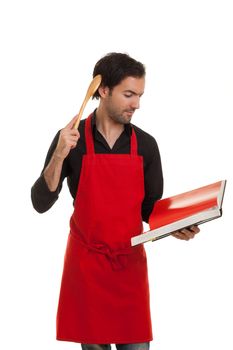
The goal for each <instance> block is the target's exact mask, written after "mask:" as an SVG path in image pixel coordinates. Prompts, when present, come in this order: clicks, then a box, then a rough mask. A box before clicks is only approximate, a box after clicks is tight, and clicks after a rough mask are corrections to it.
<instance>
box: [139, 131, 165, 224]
mask: <svg viewBox="0 0 233 350" xmlns="http://www.w3.org/2000/svg"><path fill="white" fill-rule="evenodd" d="M147 149H148V153H147V155H146V157H145V159H144V181H145V197H144V201H143V203H142V219H143V221H145V222H147V223H148V220H149V216H150V214H151V212H152V209H153V207H154V204H155V202H156V201H157V200H158V199H160V198H161V197H162V194H163V173H162V165H161V158H160V152H159V148H158V145H157V142H156V141H155V139H154V138H151V140H150V144H148V145H147Z"/></svg>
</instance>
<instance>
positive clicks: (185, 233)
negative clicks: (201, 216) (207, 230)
mask: <svg viewBox="0 0 233 350" xmlns="http://www.w3.org/2000/svg"><path fill="white" fill-rule="evenodd" d="M199 232H200V229H199V227H198V226H196V225H192V226H190V227H188V228H184V229H182V230H179V231H175V232H173V233H172V234H171V236H173V237H175V238H178V239H182V240H185V241H188V240H189V239H192V238H194V237H195V236H196V234H197V233H199Z"/></svg>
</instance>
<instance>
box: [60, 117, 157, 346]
mask: <svg viewBox="0 0 233 350" xmlns="http://www.w3.org/2000/svg"><path fill="white" fill-rule="evenodd" d="M85 138H86V148H87V152H86V155H84V156H83V161H82V170H81V175H80V181H79V186H78V191H77V196H76V200H75V206H74V213H73V215H72V217H71V220H70V234H69V238H68V243H67V249H66V254H65V261H64V271H63V276H62V284H61V290H60V299H59V305H58V313H57V339H58V340H64V341H73V342H78V343H89V344H111V343H112V344H117V343H143V342H149V341H151V340H152V330H151V317H150V305H149V286H148V274H147V260H146V253H145V250H144V247H143V245H139V246H136V247H131V245H130V239H131V237H132V236H135V235H138V234H140V233H141V232H142V218H141V205H142V201H143V198H144V176H143V158H142V156H138V154H137V139H136V135H135V132H134V130H133V129H132V136H131V152H130V154H95V150H94V143H93V137H92V130H91V116H89V118H88V119H87V120H86V121H85Z"/></svg>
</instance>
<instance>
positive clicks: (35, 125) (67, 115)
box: [0, 0, 233, 350]
mask: <svg viewBox="0 0 233 350" xmlns="http://www.w3.org/2000/svg"><path fill="white" fill-rule="evenodd" d="M231 6H232V5H231V1H230V0H229V1H227V0H221V1H220V0H196V1H187V0H177V1H172V0H163V1H162V0H157V1H144V2H142V1H138V0H133V1H126V0H125V1H120V0H118V1H115V2H112V1H107V0H98V1H85V2H84V1H74V0H73V1H69V0H67V1H60V0H56V1H51V0H46V1H45V0H40V1H32V0H30V1H29V0H28V1H26V0H22V1H13V0H8V1H1V5H0V35H1V55H0V60H1V64H0V96H1V107H0V108H1V110H0V115H1V137H0V142H1V145H0V146H1V182H0V187H1V188H0V190H1V192H0V193H1V197H0V198H1V233H0V278H1V280H0V283H1V286H0V293H1V295H0V332H1V336H0V348H1V349H4V350H12V349H19V348H22V349H24V350H29V349H30V350H31V349H33V350H41V349H50V350H56V349H57V350H59V349H70V350H71V349H78V348H79V345H77V344H73V343H61V342H57V341H56V340H55V317H56V308H57V300H58V294H59V286H60V278H61V272H62V265H63V255H64V251H65V245H66V239H67V235H68V221H69V217H70V214H71V211H72V200H71V197H70V195H69V193H68V190H67V186H66V184H64V188H63V191H62V193H61V195H60V200H59V201H58V202H57V203H56V204H55V206H54V207H53V208H52V209H51V210H50V211H49V212H47V213H45V214H43V215H40V214H38V213H36V212H35V211H34V209H33V208H32V205H31V202H30V188H31V186H32V184H33V183H34V181H35V180H36V179H37V177H38V176H39V174H40V171H41V168H42V166H43V162H44V158H45V155H46V152H47V149H48V147H49V145H50V142H51V141H52V139H53V137H54V135H55V133H56V132H57V130H58V129H60V128H62V127H63V126H64V125H65V124H67V123H68V122H69V120H70V119H71V118H72V117H73V116H74V115H75V114H76V113H77V112H78V110H79V107H80V105H81V102H82V100H83V98H84V95H85V93H86V89H87V87H88V85H89V83H90V81H91V75H92V69H93V66H94V64H95V63H96V61H97V60H98V59H99V58H100V57H101V56H103V55H104V54H106V53H107V52H110V51H121V52H128V53H129V54H130V55H131V56H133V57H134V58H136V59H138V60H140V61H142V62H143V63H145V65H146V68H147V85H146V91H145V95H144V96H143V98H142V101H141V109H140V110H139V111H137V113H136V115H135V117H134V120H133V122H134V123H135V124H137V125H138V126H139V127H141V128H143V129H144V130H146V131H148V132H149V133H151V134H153V135H154V137H155V138H156V139H157V141H158V144H159V146H160V152H161V157H162V162H163V170H164V178H165V189H164V197H166V196H170V195H173V194H176V193H180V192H184V191H186V190H190V189H193V188H195V187H200V186H202V185H203V186H204V185H206V184H208V183H211V182H215V181H218V180H221V179H227V180H228V184H227V190H226V196H225V200H224V215H223V217H222V218H221V219H219V220H216V221H212V222H210V223H207V224H206V225H203V226H202V227H201V233H200V234H199V235H198V237H196V238H195V239H194V240H192V241H189V242H182V241H179V240H176V239H175V238H172V237H169V238H166V239H164V240H160V241H158V242H157V243H148V244H147V245H146V249H147V252H148V261H149V273H150V285H151V308H152V318H153V329H154V341H153V342H152V344H151V348H152V349H155V350H171V349H172V350H187V349H189V350H197V349H211V350H219V349H224V350H232V349H233V338H232V329H233V301H232V295H233V284H232V275H233V273H232V266H233V232H232V225H231V217H232V194H233V193H232V192H233V191H232V180H233V169H232V151H231V149H232V146H233V145H232V125H231V124H230V122H231V119H232V112H233V107H232V93H233V68H232V67H233V65H232V62H233V54H232V34H233V25H232V17H233V13H232V8H231ZM94 106H95V103H93V102H90V103H89V104H88V106H87V108H86V110H85V116H87V115H88V113H89V112H90V111H92V109H93V107H94Z"/></svg>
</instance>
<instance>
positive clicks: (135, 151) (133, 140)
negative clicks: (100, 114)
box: [85, 114, 138, 156]
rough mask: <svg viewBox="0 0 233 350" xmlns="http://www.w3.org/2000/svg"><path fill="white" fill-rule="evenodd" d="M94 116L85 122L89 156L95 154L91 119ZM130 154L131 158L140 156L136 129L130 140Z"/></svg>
mask: <svg viewBox="0 0 233 350" xmlns="http://www.w3.org/2000/svg"><path fill="white" fill-rule="evenodd" d="M92 115H93V114H91V115H89V117H88V118H87V119H86V121H85V140H86V150H87V154H94V153H95V148H94V142H93V135H92V130H91V117H92ZM130 140H131V141H130V154H131V156H132V155H133V156H136V155H137V154H138V144H137V137H136V134H135V131H134V128H133V127H132V135H131V139H130Z"/></svg>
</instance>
